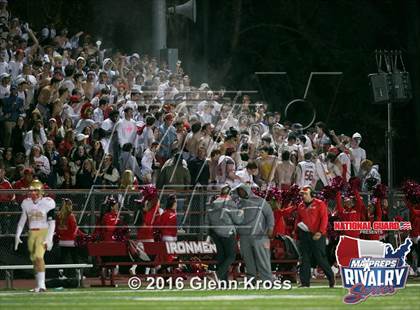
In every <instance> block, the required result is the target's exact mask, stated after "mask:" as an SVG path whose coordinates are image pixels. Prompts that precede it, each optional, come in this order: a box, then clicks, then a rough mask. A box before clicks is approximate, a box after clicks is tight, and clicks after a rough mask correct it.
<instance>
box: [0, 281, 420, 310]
mask: <svg viewBox="0 0 420 310" xmlns="http://www.w3.org/2000/svg"><path fill="white" fill-rule="evenodd" d="M345 293H346V290H344V289H342V288H334V289H329V288H319V287H318V288H317V287H313V288H304V289H300V288H296V287H293V288H292V290H288V291H283V290H280V291H264V290H260V291H256V290H251V291H244V290H234V291H190V290H188V291H160V292H159V291H144V290H139V291H131V290H129V289H128V288H115V289H104V288H90V289H66V290H62V291H56V290H49V291H48V292H46V293H42V294H34V293H29V292H26V291H22V290H17V291H0V309H2V310H3V309H24V310H29V309H72V310H80V309H158V310H165V309H168V310H169V309H170V310H177V309H182V310H188V309H194V310H200V309H205V310H213V309H215V310H223V309H239V310H248V309H249V310H251V309H252V310H254V309H264V310H265V309H276V310H283V309H311V310H316V309H348V308H349V307H354V308H355V309H369V310H376V309H420V286H418V285H416V286H409V287H407V288H405V289H403V290H400V291H397V293H396V295H393V296H387V297H369V298H368V300H366V301H364V302H362V303H360V304H358V305H345V304H343V302H342V299H343V296H344V295H345ZM229 298H230V299H229Z"/></svg>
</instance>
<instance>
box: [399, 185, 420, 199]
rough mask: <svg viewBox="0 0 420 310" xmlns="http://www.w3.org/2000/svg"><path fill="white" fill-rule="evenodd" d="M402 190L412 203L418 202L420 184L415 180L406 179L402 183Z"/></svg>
mask: <svg viewBox="0 0 420 310" xmlns="http://www.w3.org/2000/svg"><path fill="white" fill-rule="evenodd" d="M402 191H403V193H404V195H405V199H407V200H408V201H409V202H411V203H412V204H414V205H415V204H419V203H420V184H418V183H417V182H415V181H412V180H408V181H406V182H405V183H404V185H403V187H402Z"/></svg>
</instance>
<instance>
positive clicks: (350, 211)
mask: <svg viewBox="0 0 420 310" xmlns="http://www.w3.org/2000/svg"><path fill="white" fill-rule="evenodd" d="M341 199H342V197H341V192H337V195H336V198H335V202H336V208H337V209H336V211H337V214H338V217H339V219H340V221H344V222H345V221H356V222H359V221H361V220H362V210H363V208H364V207H363V206H364V204H363V201H362V198H361V197H360V194H359V192H358V191H357V190H355V192H354V199H355V201H354V202H352V198H350V197H345V198H344V207H343V203H342V200H341ZM343 234H344V235H346V236H350V237H354V238H359V237H360V231H358V230H348V231H344V232H343Z"/></svg>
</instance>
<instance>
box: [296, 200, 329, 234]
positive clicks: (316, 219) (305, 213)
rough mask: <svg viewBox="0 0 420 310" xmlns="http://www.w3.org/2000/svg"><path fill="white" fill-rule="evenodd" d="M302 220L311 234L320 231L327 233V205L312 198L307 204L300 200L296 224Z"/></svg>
mask: <svg viewBox="0 0 420 310" xmlns="http://www.w3.org/2000/svg"><path fill="white" fill-rule="evenodd" d="M299 222H303V223H305V224H306V226H308V228H309V231H310V232H311V233H313V234H315V233H317V232H321V233H322V235H324V236H326V235H327V226H328V210H327V205H326V204H325V202H323V201H322V200H319V199H316V198H314V199H313V200H312V202H311V204H310V205H309V206H306V205H305V203H304V202H301V203H300V204H299V206H298V208H297V218H296V224H297V223H299Z"/></svg>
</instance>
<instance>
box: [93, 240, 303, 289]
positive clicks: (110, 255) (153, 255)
mask: <svg viewBox="0 0 420 310" xmlns="http://www.w3.org/2000/svg"><path fill="white" fill-rule="evenodd" d="M142 245H143V247H144V248H143V250H144V252H145V253H146V254H147V255H148V256H149V258H150V261H144V260H141V259H134V261H133V260H132V259H130V258H132V257H133V255H130V251H131V249H130V244H129V243H127V242H115V241H101V242H93V243H88V244H87V248H88V253H89V256H93V257H96V263H97V266H98V267H99V268H100V269H102V268H105V269H110V271H111V272H109V273H106V272H101V274H100V278H101V286H115V276H114V269H115V267H116V266H117V265H118V266H132V265H133V264H136V265H137V266H144V267H150V268H154V267H156V266H166V267H169V266H173V267H175V266H178V265H180V264H183V265H186V266H194V265H195V266H196V265H197V264H202V265H207V266H208V265H214V264H216V260H214V258H213V256H214V254H215V253H216V248H215V245H214V244H210V245H209V244H207V243H206V242H204V241H174V242H144V243H143V244H142ZM274 246H279V243H275V244H274ZM280 250H281V249H280ZM168 255H169V256H170V255H177V256H178V257H179V258H180V260H177V261H168ZM196 258H199V260H197V259H196ZM271 262H272V264H273V265H276V266H282V265H283V266H287V268H280V270H277V271H274V273H275V274H277V275H282V276H288V277H290V278H292V279H295V278H296V265H297V259H286V258H281V259H279V258H273V259H272V260H271ZM239 264H243V261H242V260H240V259H239V260H236V261H235V262H234V264H233V265H234V266H235V265H236V266H237V265H239ZM289 267H290V268H289ZM236 269H237V268H233V272H232V276H233V277H234V278H236V277H240V276H242V275H243V273H241V272H236ZM190 270H191V268H190ZM210 274H211V272H210V271H207V270H205V271H204V270H194V271H193V272H180V271H179V270H177V271H176V272H175V270H174V269H172V272H171V273H167V272H166V273H159V274H149V275H145V274H139V275H138V276H139V277H141V278H142V277H143V278H144V277H156V276H161V277H171V276H174V275H176V276H180V277H181V276H183V277H188V276H192V275H193V276H206V275H210ZM108 275H109V285H107V280H108Z"/></svg>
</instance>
